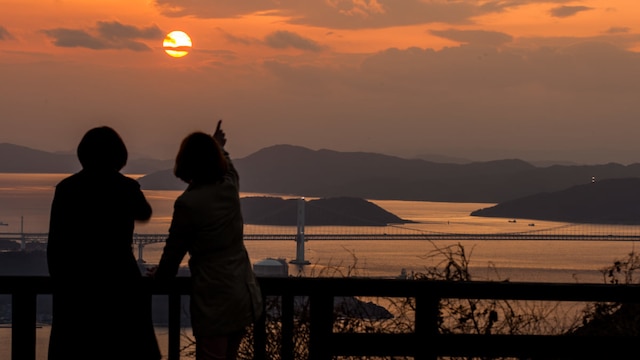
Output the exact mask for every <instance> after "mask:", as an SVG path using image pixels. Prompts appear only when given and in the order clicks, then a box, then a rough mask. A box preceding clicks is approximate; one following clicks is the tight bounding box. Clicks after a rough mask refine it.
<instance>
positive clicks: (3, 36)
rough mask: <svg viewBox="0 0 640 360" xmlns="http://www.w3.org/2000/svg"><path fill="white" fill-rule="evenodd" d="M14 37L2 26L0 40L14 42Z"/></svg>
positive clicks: (0, 27)
mask: <svg viewBox="0 0 640 360" xmlns="http://www.w3.org/2000/svg"><path fill="white" fill-rule="evenodd" d="M12 39H13V35H11V33H10V32H9V30H7V29H6V28H5V27H4V26H0V40H12Z"/></svg>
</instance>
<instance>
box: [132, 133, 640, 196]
mask: <svg viewBox="0 0 640 360" xmlns="http://www.w3.org/2000/svg"><path fill="white" fill-rule="evenodd" d="M234 164H235V166H236V167H237V168H238V171H239V172H240V181H241V190H242V191H244V192H255V193H270V194H286V195H295V196H307V197H318V198H331V197H341V196H349V197H357V198H363V199H376V200H416V201H441V202H480V203H500V202H504V201H508V200H513V199H517V198H521V197H524V196H529V195H534V194H537V193H543V192H550V191H559V190H564V189H566V188H569V187H571V186H575V185H580V184H588V183H590V182H591V179H592V177H595V178H597V179H599V180H604V179H613V178H630V177H640V164H632V165H626V166H625V165H621V164H617V163H609V164H603V165H553V166H548V167H536V166H534V165H532V164H530V163H527V162H525V161H522V160H518V159H505V160H496V161H486V162H474V163H469V164H447V163H436V162H430V161H425V160H419V159H403V158H399V157H395V156H388V155H382V154H376V153H366V152H338V151H332V150H310V149H307V148H304V147H299V146H292V145H275V146H271V147H267V148H264V149H262V150H259V151H257V152H255V153H253V154H251V155H249V156H247V157H244V158H240V159H235V160H234ZM140 183H141V185H142V187H143V188H145V189H164V190H168V189H170V190H176V189H184V187H185V186H186V185H185V184H184V183H182V182H180V181H178V180H177V179H175V176H173V174H172V172H171V171H170V170H164V171H161V172H157V173H152V174H149V175H147V176H144V177H142V178H141V179H140Z"/></svg>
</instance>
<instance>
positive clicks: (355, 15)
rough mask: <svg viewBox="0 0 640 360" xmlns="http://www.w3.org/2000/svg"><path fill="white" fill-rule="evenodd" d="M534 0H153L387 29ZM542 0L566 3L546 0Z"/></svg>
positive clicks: (169, 6)
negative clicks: (482, 0)
mask: <svg viewBox="0 0 640 360" xmlns="http://www.w3.org/2000/svg"><path fill="white" fill-rule="evenodd" d="M536 2H539V1H537V0H512V1H490V2H479V1H469V0H465V1H460V0H458V1H451V0H431V1H424V0H402V1H399V0H326V1H325V0H306V1H300V0H278V1H276V0H245V1H228V0H155V4H156V6H157V7H158V9H159V10H160V12H161V13H162V14H163V15H165V16H169V17H199V18H216V19H220V18H239V17H242V16H247V15H256V14H257V15H271V16H279V17H282V18H283V19H284V21H287V22H289V23H291V24H299V25H309V26H317V27H328V28H334V29H363V28H385V27H393V26H406V25H417V24H427V23H436V22H440V23H443V22H444V23H452V24H466V23H472V22H473V18H474V17H477V16H481V15H484V14H491V13H500V12H503V11H505V10H508V9H509V8H515V7H518V6H521V5H525V4H527V3H536ZM546 2H552V3H556V2H564V0H547V1H546Z"/></svg>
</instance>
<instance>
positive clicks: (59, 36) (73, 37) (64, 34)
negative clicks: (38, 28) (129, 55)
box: [42, 28, 109, 50]
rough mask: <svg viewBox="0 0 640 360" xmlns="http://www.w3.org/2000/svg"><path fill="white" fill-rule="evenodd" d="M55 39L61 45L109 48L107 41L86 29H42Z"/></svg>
mask: <svg viewBox="0 0 640 360" xmlns="http://www.w3.org/2000/svg"><path fill="white" fill-rule="evenodd" d="M42 32H43V33H45V34H46V35H47V36H49V37H50V38H52V39H53V44H54V45H55V46H59V47H83V48H88V49H93V50H102V49H108V48H109V47H108V46H107V42H106V41H104V40H103V39H99V38H96V37H94V36H92V35H90V34H88V33H87V32H86V31H84V30H74V29H63V28H58V29H50V30H42Z"/></svg>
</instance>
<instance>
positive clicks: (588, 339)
mask: <svg viewBox="0 0 640 360" xmlns="http://www.w3.org/2000/svg"><path fill="white" fill-rule="evenodd" d="M189 280H190V279H189V278H186V277H179V278H176V279H174V280H173V281H170V282H168V283H166V284H163V285H160V284H157V283H155V282H153V281H152V280H151V279H148V278H145V279H144V283H143V285H144V287H145V289H147V291H148V292H149V294H150V295H151V294H154V295H169V297H170V306H169V340H168V342H169V359H171V360H174V359H175V360H177V359H179V356H180V354H179V346H180V342H179V336H180V315H179V312H180V306H181V305H180V296H181V295H186V294H189V289H190V287H189ZM258 281H259V284H260V286H261V289H262V292H263V296H264V297H265V299H266V298H267V297H279V298H281V299H282V318H281V319H280V321H281V323H282V329H283V334H284V336H283V337H282V339H280V341H281V352H282V353H281V356H280V357H281V358H282V359H293V358H294V354H293V346H292V337H293V330H292V329H293V324H294V317H295V316H296V315H295V311H294V309H293V307H294V305H293V304H294V301H293V298H294V297H297V296H304V297H308V299H309V304H310V336H309V344H308V346H309V354H310V359H311V360H326V359H331V358H332V357H334V356H349V355H353V356H411V357H414V358H415V359H429V360H432V359H435V358H437V357H438V356H469V357H481V356H486V357H498V356H516V357H531V356H542V355H553V356H560V355H567V356H569V355H570V356H573V357H576V358H580V357H582V358H594V356H596V355H597V356H596V358H598V357H599V358H616V357H619V358H621V357H622V355H624V354H629V353H634V351H636V347H637V343H638V340H639V339H638V337H637V336H631V335H617V336H606V335H603V336H567V335H557V336H552V335H484V334H443V333H440V332H439V330H438V316H439V304H440V300H442V299H499V300H545V301H572V302H618V303H640V285H607V284H559V283H517V282H490V281H482V282H450V281H419V280H397V279H373V278H297V277H284V278H270V277H261V278H259V279H258ZM78 286H81V284H78ZM51 289H52V288H51V281H50V278H48V277H30V276H11V277H0V294H11V295H12V299H13V308H12V310H13V312H12V320H13V328H12V359H20V360H33V359H34V358H35V313H36V301H35V300H36V296H37V295H38V294H49V293H51ZM340 296H365V297H409V298H415V304H416V308H415V324H414V328H415V329H414V331H413V332H411V333H400V334H395V333H394V334H386V333H384V334H378V333H375V334H373V333H335V332H333V310H334V309H333V306H334V303H333V299H334V298H335V297H340ZM266 321H267V319H266V317H265V316H263V318H262V320H261V321H259V322H258V323H257V324H256V325H255V326H254V333H253V335H254V336H253V338H254V358H255V359H268V358H269V356H268V355H269V354H267V343H266V341H267V340H266Z"/></svg>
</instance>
